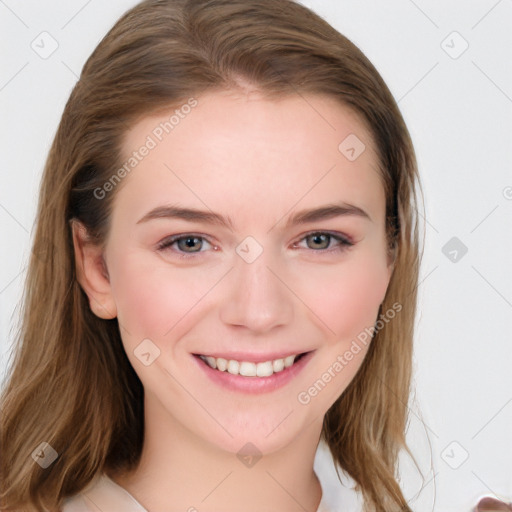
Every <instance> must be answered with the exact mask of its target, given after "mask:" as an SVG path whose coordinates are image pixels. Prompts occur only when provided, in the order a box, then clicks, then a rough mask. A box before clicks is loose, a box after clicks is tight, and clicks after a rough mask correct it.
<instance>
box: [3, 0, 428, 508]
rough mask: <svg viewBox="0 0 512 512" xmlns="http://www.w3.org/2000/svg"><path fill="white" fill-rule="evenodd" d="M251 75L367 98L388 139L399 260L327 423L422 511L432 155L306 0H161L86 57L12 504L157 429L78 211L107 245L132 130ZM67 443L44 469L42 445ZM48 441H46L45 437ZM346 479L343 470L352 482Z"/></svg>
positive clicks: (274, 92) (48, 244) (20, 372)
mask: <svg viewBox="0 0 512 512" xmlns="http://www.w3.org/2000/svg"><path fill="white" fill-rule="evenodd" d="M241 81H243V82H245V83H250V84H252V85H253V86H254V87H256V88H257V89H258V90H259V91H261V92H263V93H264V94H265V95H266V96H268V97H269V98H277V97H284V96H287V95H288V96H289V95H295V94H304V93H312V94H324V95H328V96H330V97H332V98H335V99H337V100H339V101H340V102H341V103H342V104H343V105H345V106H348V107H350V108H351V109H353V110H354V111H355V112H356V113H357V114H358V115H359V117H360V119H362V120H363V122H364V123H365V124H366V125H367V126H368V128H369V130H370V133H371V134H372V137H373V139H374V143H375V147H376V148H377V154H378V158H379V167H380V172H381V174H382V180H383V184H384V189H385V194H386V232H387V236H388V240H389V248H390V250H393V251H394V255H395V266H394V271H393V275H392V278H391V281H390V284H389V287H388V290H387V295H386V298H385V300H384V302H383V304H382V306H381V307H382V310H383V311H387V310H389V309H391V308H392V307H393V304H396V303H399V304H401V306H402V307H401V311H400V313H399V314H397V315H396V317H395V318H394V319H393V321H391V322H389V323H387V325H386V326H385V328H383V329H379V330H377V331H376V332H375V334H374V336H373V340H372V343H371V344H370V348H369V351H368V353H367V356H366V357H365V359H364V361H363V364H362V366H361V367H360V369H359V371H358V373H357V375H356V377H355V378H354V379H353V381H352V382H351V383H350V385H349V386H348V388H347V389H346V390H345V392H344V393H343V394H342V395H341V396H340V397H339V399H338V400H337V401H336V402H335V403H334V404H333V405H332V407H331V408H330V409H329V411H328V412H327V414H326V416H325V418H324V423H323V429H322V437H323V439H324V440H325V441H326V442H327V443H328V446H329V448H330V451H331V453H332V455H333V458H334V460H335V462H337V463H338V464H339V466H340V467H341V468H342V469H343V470H345V471H346V472H347V473H348V474H349V475H350V476H351V477H353V479H354V480H355V482H356V483H357V485H358V488H359V489H360V490H361V491H362V494H363V496H364V500H365V506H366V509H367V510H386V511H387V512H389V511H392V510H410V509H409V507H408V505H407V502H406V500H405V498H404V496H403V494H402V492H401V490H400V487H399V485H398V483H397V480H396V476H397V456H398V453H399V451H400V450H401V449H406V450H408V448H407V446H406V443H405V434H404V431H405V427H406V421H407V403H408V399H409V389H410V381H411V366H412V361H411V359H412V343H413V325H414V319H415V311H416V287H417V283H418V267H419V248H418V227H417V217H416V207H417V206H416V205H417V203H416V189H417V185H418V184H419V182H418V177H417V164H416V159H415V155H414V150H413V146H412V143H411V140H410V136H409V133H408V131H407V128H406V126H405V123H404V121H403V118H402V116H401V114H400V111H399V109H398V107H397V105H396V102H395V101H394V99H393V97H392V95H391V93H390V91H389V90H388V88H387V86H386V85H385V83H384V81H383V80H382V78H381V77H380V75H379V73H378V72H377V71H376V69H375V68H374V67H373V65H372V64H371V63H370V62H369V61H368V59H367V58H366V57H365V56H364V55H363V54H362V52H361V51H360V50H359V49H358V48H357V47H356V46H355V45H353V44H352V43H351V42H350V41H349V40H348V39H347V38H345V37H344V36H343V35H341V34H340V33H338V32H337V31H336V30H335V29H334V28H333V27H331V26H330V25H329V24H328V23H327V22H326V21H324V20H323V19H322V18H320V17H319V16H317V15H316V14H314V13H313V12H312V11H310V10H309V9H307V8H305V7H304V6H302V5H300V4H298V3H295V2H293V1H292V0H251V1H250V2H249V1H246V0H146V1H143V2H142V3H140V4H139V5H137V6H136V7H134V8H133V9H131V10H130V11H128V12H127V13H126V14H125V15H124V16H123V17H122V18H121V19H120V20H119V21H118V22H117V23H116V25H115V26H114V27H113V28H112V29H111V30H110V32H109V33H108V34H107V35H106V36H105V37H104V39H103V40H102V41H101V43H100V44H99V45H98V47H97V48H96V49H95V50H94V52H93V54H92V55H91V57H90V58H89V59H88V61H87V62H86V64H85V66H84V68H83V71H82V74H81V77H80V79H79V80H78V82H77V83H76V85H75V87H74V89H73V91H72V94H71V96H70V98H69V100H68V102H67V105H66V107H65V109H64V112H63V115H62V119H61V122H60V125H59V128H58V131H57V134H56V136H55V140H54V142H53V145H52V147H51V150H50V153H49V156H48V160H47V163H46V166H45V169H44V173H43V177H42V183H41V189H40V196H39V206H38V210H37V217H36V229H35V237H34V245H33V251H32V254H31V258H30V263H29V268H28V274H27V278H26V283H25V289H24V297H23V309H22V317H21V322H20V327H19V329H18V333H17V338H16V345H15V350H14V351H13V354H14V357H13V359H12V361H11V362H10V366H9V369H8V373H7V375H8V378H7V379H6V385H5V389H4V391H3V394H2V399H1V413H2V417H1V420H0V421H1V423H0V426H1V437H0V439H1V450H2V457H1V463H0V471H1V475H0V476H1V482H2V483H1V492H0V508H1V510H16V509H20V508H21V509H23V510H29V511H32V510H34V511H35V510H37V511H41V510H52V511H53V510H58V509H59V504H61V503H62V499H63V498H64V497H67V496H70V495H73V494H76V493H78V492H79V491H81V490H82V489H83V488H84V487H85V486H86V485H87V484H88V483H89V482H90V481H91V480H92V479H93V477H94V476H95V475H96V474H97V473H99V472H101V471H104V470H112V471H117V470H121V469H124V470H130V469H132V468H134V467H135V466H136V464H137V462H138V459H139V456H140V454H141V449H142V441H143V435H144V424H143V387H142V384H141V382H140V380H139V378H138V376H137V374H136V373H135V371H134V370H133V368H132V367H131V365H130V363H129V360H128V358H127V356H126V354H125V352H124V348H123V345H122V342H121V337H120V334H119V326H118V323H117V320H116V319H113V320H103V319H100V318H98V317H97V316H95V315H94V314H93V313H92V312H91V310H90V308H89V303H88V299H87V296H86V295H85V293H84V292H83V290H82V289H81V287H80V285H79V283H78V281H77V275H76V269H75V259H74V250H73V242H72V236H71V228H70V221H71V220H72V219H78V220H79V221H81V222H82V223H83V224H84V225H85V226H86V227H87V229H88V232H89V234H90V236H91V238H92V239H93V240H94V242H95V243H98V244H103V243H104V241H105V236H106V234H107V231H108V228H109V217H110V212H111V208H112V201H113V198H114V197H115V194H116V191H117V190H118V189H119V187H115V188H114V190H112V191H111V192H110V193H108V194H106V195H105V197H102V198H101V199H99V198H98V194H97V192H96V194H95V190H96V191H97V190H98V189H99V188H101V187H102V186H103V185H104V184H105V182H106V181H107V180H108V179H109V178H110V177H112V176H113V175H114V174H115V172H116V170H118V169H119V167H120V166H121V165H122V162H121V153H120V147H121V144H122V140H123V135H124V134H125V133H126V132H127V130H128V128H129V127H131V126H132V125H133V123H134V122H135V121H136V120H138V119H140V118H141V117H143V116H146V115H149V114H151V113H156V112H157V111H160V110H162V109H164V108H169V106H172V105H176V106H178V105H180V104H184V103H186V101H187V99H189V98H190V97H192V96H195V97H198V96H199V95H200V94H201V93H203V92H206V91H212V90H220V89H227V88H236V87H239V86H240V82H241ZM42 442H45V443H48V444H49V445H50V446H51V447H52V448H53V449H54V450H55V451H56V452H57V454H58V457H57V459H56V460H55V461H54V462H53V464H52V465H51V466H50V467H48V468H46V469H43V468H42V467H40V465H38V464H36V463H35V462H34V459H35V457H32V456H31V454H33V451H34V450H35V449H36V448H37V447H38V446H40V445H41V443H42ZM44 446H46V445H44ZM340 485H341V484H340Z"/></svg>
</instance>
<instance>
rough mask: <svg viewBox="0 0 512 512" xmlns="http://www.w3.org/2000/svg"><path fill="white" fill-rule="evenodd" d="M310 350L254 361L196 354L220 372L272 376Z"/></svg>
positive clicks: (250, 375) (291, 364) (246, 375)
mask: <svg viewBox="0 0 512 512" xmlns="http://www.w3.org/2000/svg"><path fill="white" fill-rule="evenodd" d="M306 354H309V352H303V353H302V354H295V355H290V356H288V357H285V358H283V359H274V360H272V361H262V362H259V363H253V362H250V361H237V360H235V359H224V358H223V357H213V356H205V355H202V354H196V356H197V357H199V358H200V359H201V360H202V361H204V362H205V364H207V365H208V366H209V367H210V368H212V369H214V370H218V371H220V372H227V373H231V374H232V375H241V376H243V377H256V378H258V377H270V376H271V375H273V374H274V373H279V372H282V371H283V370H286V369H287V368H289V367H290V366H293V365H294V364H295V363H297V361H299V360H300V359H301V358H302V357H303V356H305V355H306Z"/></svg>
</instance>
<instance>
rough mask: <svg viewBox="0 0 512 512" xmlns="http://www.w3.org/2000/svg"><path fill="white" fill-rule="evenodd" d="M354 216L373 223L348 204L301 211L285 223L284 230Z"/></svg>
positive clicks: (360, 211) (363, 212)
mask: <svg viewBox="0 0 512 512" xmlns="http://www.w3.org/2000/svg"><path fill="white" fill-rule="evenodd" d="M347 215H355V216H358V217H363V218H364V219H367V220H369V221H370V222H373V220H372V219H371V217H370V216H369V215H368V213H366V212H365V211H364V210H363V209H362V208H359V206H355V205H352V204H348V203H341V204H332V205H326V206H321V207H320V208H311V209H309V210H302V211H300V212H297V213H296V214H295V215H293V216H292V217H290V218H289V219H288V221H287V222H286V228H289V227H290V226H294V225H297V224H306V223H308V222H318V221H321V220H327V219H332V218H334V217H340V216H347Z"/></svg>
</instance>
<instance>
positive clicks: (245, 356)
mask: <svg viewBox="0 0 512 512" xmlns="http://www.w3.org/2000/svg"><path fill="white" fill-rule="evenodd" d="M307 352H310V350H300V349H299V350H295V351H290V350H288V351H286V352H272V353H266V354H254V353H252V354H251V353H247V352H222V353H221V352H196V353H194V355H198V356H199V355H203V356H210V357H215V358H218V357H222V358H223V359H227V360H228V361H229V360H230V359H234V360H235V361H247V362H248V363H259V362H265V361H274V360H276V359H285V358H286V357H288V356H294V355H297V356H298V355H300V354H305V353H307Z"/></svg>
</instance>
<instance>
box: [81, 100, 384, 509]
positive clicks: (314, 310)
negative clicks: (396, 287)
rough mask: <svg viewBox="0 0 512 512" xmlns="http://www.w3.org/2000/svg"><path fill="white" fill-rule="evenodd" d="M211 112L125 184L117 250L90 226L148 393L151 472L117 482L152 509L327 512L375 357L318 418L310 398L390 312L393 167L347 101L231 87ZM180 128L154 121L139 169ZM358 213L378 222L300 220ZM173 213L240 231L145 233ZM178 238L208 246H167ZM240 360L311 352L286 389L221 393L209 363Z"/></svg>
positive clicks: (101, 304) (99, 275)
mask: <svg viewBox="0 0 512 512" xmlns="http://www.w3.org/2000/svg"><path fill="white" fill-rule="evenodd" d="M306 99H307V101H306ZM197 100H198V106H197V107H195V108H194V109H193V110H192V111H191V112H190V113H189V114H188V115H187V116H186V117H185V118H184V119H182V120H180V123H179V125H177V126H176V127H175V128H174V129H173V131H172V132H171V133H170V134H167V135H166V136H165V137H164V138H163V139H162V141H159V142H158V144H157V146H156V147H155V148H153V149H152V150H151V151H150V152H149V154H148V155H147V156H146V157H145V158H144V159H143V160H142V161H141V162H140V163H138V165H137V166H136V168H134V169H133V171H131V173H130V174H129V175H128V176H126V177H125V178H124V180H123V182H122V184H121V185H118V186H119V187H120V189H119V190H117V191H116V197H115V201H114V207H113V211H112V216H111V224H110V229H109V235H108V238H107V241H106V244H105V247H104V248H103V249H101V248H99V247H95V246H93V245H90V244H87V243H85V238H84V232H83V231H82V230H80V229H79V226H78V225H77V224H75V225H74V230H73V231H74V243H75V252H76V256H77V268H78V275H79V280H80V283H81V285H82V287H83V289H84V290H85V292H86V293H87V295H88V297H89V300H90V307H91V309H92V311H93V312H94V313H95V314H96V315H98V316H100V317H101V318H114V317H117V318H118V321H119V324H120V332H121V336H122V341H123V344H124V348H125V350H126V353H127V356H128V358H129V359H130V362H131V364H132V365H133V367H134V369H135V371H136V372H137V374H138V376H139V377H140V379H141V381H142V384H143V386H144V392H145V396H144V406H145V438H144V446H143V451H142V456H141V462H140V464H139V466H138V467H137V468H136V469H135V470H134V471H132V472H131V473H130V474H122V475H112V477H113V478H114V479H115V481H116V482H117V483H118V484H119V485H121V486H123V487H124V488H125V489H126V490H127V491H128V492H130V493H131V494H132V495H133V496H134V497H135V498H136V499H137V500H138V501H139V502H140V503H141V504H142V505H143V506H144V507H145V508H146V509H147V510H149V511H151V512H154V511H160V510H173V511H174V510H176V511H178V510H180V511H186V510H194V509H193V508H191V507H195V509H197V510H200V511H201V512H214V511H219V510H222V511H223V512H235V511H240V510H244V511H247V512H261V511H267V510H280V511H283V512H292V511H293V512H298V511H301V512H304V510H306V511H308V512H314V511H316V509H317V507H318V505H319V502H320V499H321V496H322V491H321V487H320V484H319V481H318V479H317V477H316V475H315V473H314V471H313V461H314V457H315V452H316V448H317V445H318V441H319V437H320V433H321V428H322V420H323V417H324V415H325V413H326V412H327V410H328V409H329V407H330V406H331V405H332V404H333V403H334V401H335V400H336V399H337V398H338V397H339V395H340V394H341V393H342V392H343V390H344V389H345V388H346V387H347V385H348V384H349V382H350V381H351V380H352V378H353V377H354V375H355V374H356V372H357V370H358V368H359V367H360V365H361V363H362V361H363V359H364V355H365V354H366V350H367V348H366V349H363V350H361V351H360V352H359V353H358V354H357V355H355V356H354V357H353V359H352V360H350V361H348V362H346V365H345V366H344V367H343V369H342V371H339V372H337V373H336V374H335V376H334V377H333V378H332V379H331V380H330V382H328V384H327V385H326V386H325V388H324V389H322V390H321V391H320V392H319V393H318V394H317V395H316V396H314V397H312V398H311V400H310V401H309V402H308V403H307V404H305V403H301V402H299V400H298V398H297V397H298V396H299V394H300V393H301V392H304V390H308V389H309V388H310V387H311V386H312V384H313V383H315V382H316V381H317V380H318V379H319V378H321V377H322V374H324V372H325V371H326V369H327V368H329V367H332V365H333V363H334V362H335V361H336V360H337V357H338V356H339V355H340V354H344V353H345V352H346V351H347V350H348V348H349V347H350V344H351V342H352V340H354V339H355V338H356V336H357V335H358V334H359V333H361V332H362V331H363V330H364V329H365V328H368V327H370V326H373V325H374V322H375V320H376V318H377V315H378V308H379V305H380V304H381V302H382V301H383V299H384V296H385V293H386V289H387V286H388V283H389V279H390V276H391V273H392V265H391V262H390V260H389V259H388V257H387V254H386V239H385V216H384V214H385V197H384V190H383V187H382V182H381V179H380V176H379V172H378V170H377V157H376V154H375V151H374V149H373V143H372V141H371V137H370V135H369V133H368V131H367V130H366V129H365V126H364V125H363V123H362V122H361V121H360V119H359V118H358V117H357V116H356V115H355V114H353V113H352V112H351V111H350V110H349V109H348V108H346V107H344V106H342V105H341V104H339V103H338V102H336V101H335V100H333V99H331V98H326V97H322V96H313V95H309V96H306V97H301V96H298V95H290V96H288V97H286V98H284V99H280V100H270V99H268V98H265V97H264V96H262V95H260V94H259V93H257V92H256V91H252V92H248V91H244V92H241V91H237V92H235V91H217V92H212V93H208V94H204V95H201V96H200V97H198V98H197ZM172 110H174V109H172ZM172 110H171V113H172ZM168 119H169V114H164V115H158V116H152V117H148V118H146V119H142V120H140V121H139V122H137V124H135V126H133V127H132V129H131V130H130V131H129V132H128V133H127V135H126V138H125V140H124V146H123V149H124V153H125V155H130V154H131V153H132V152H133V151H134V150H135V149H137V148H140V147H141V145H143V144H144V143H145V141H146V140H147V137H148V135H150V134H151V133H152V131H153V130H154V128H155V126H157V125H158V124H159V123H160V122H163V121H164V120H168ZM351 133H353V134H356V135H357V137H358V138H359V139H360V140H361V141H363V142H364V144H365V145H366V150H365V151H364V152H363V153H362V154H361V155H360V156H359V157H358V158H357V159H355V160H354V161H349V159H347V158H346V157H345V156H344V155H343V154H342V153H341V152H340V151H339V150H338V145H339V144H340V142H342V141H343V140H344V139H345V138H346V137H347V136H348V135H349V134H351ZM341 203H346V205H351V206H356V207H357V208H359V209H360V210H362V211H363V212H364V213H365V214H366V215H365V214H357V213H354V212H353V211H352V213H347V214H344V215H336V216H332V217H330V218H321V219H316V220H314V219H310V220H308V221H307V222H306V223H291V224H288V221H289V220H290V219H291V218H292V217H293V216H294V215H295V214H297V213H299V212H302V211H303V210H310V209H317V208H320V207H324V206H326V205H339V204H341ZM163 205H173V206H178V207H180V208H187V209H198V210H201V211H204V212H207V213H211V212H215V213H216V214H219V215H221V216H223V217H224V218H225V219H228V220H229V221H230V223H227V225H222V224H220V223H208V222H207V221H206V220H205V219H197V218H196V219H193V220H190V219H188V220H187V219H183V218H173V217H160V218H151V219H146V220H144V221H141V219H142V218H143V217H145V216H146V214H147V213H148V212H150V211H151V210H153V209H154V208H156V207H159V206H163ZM326 231H327V232H329V233H331V235H338V236H340V237H344V238H345V239H347V238H348V239H349V240H350V241H352V242H353V244H354V245H352V246H343V245H340V242H339V241H338V240H337V239H336V238H335V237H334V236H331V237H329V234H327V235H325V234H323V235H322V233H324V232H326ZM318 232H320V235H317V236H316V237H315V235H314V233H318ZM312 233H313V234H312ZM171 235H183V236H184V237H185V239H186V238H187V235H188V237H189V239H190V238H191V240H189V241H188V242H187V243H185V242H186V240H185V241H181V242H180V243H179V244H178V242H175V243H174V244H172V245H171V246H169V247H167V248H165V249H159V248H158V244H159V242H161V241H162V240H164V239H166V238H169V237H170V236H171ZM248 236H251V237H253V239H254V240H255V241H257V246H254V245H252V246H250V248H249V252H252V254H255V253H254V251H256V250H257V247H260V248H261V249H262V252H261V254H259V256H258V257H257V258H256V259H254V261H251V262H250V263H249V262H248V261H247V260H246V259H244V258H243V257H241V256H240V254H243V253H240V252H238V253H237V251H236V249H237V246H239V244H240V242H242V241H243V240H244V239H245V238H246V237H248ZM194 239H195V240H194ZM248 247H249V246H247V245H246V246H245V250H246V251H247V249H248ZM255 247H256V248H255ZM180 255H185V256H188V257H185V258H184V257H182V256H180ZM145 339H150V340H151V343H153V344H154V345H153V346H156V347H158V349H159V350H160V355H159V356H158V357H157V358H156V359H155V360H154V361H153V362H152V363H151V364H149V365H148V366H146V365H144V364H142V363H141V360H140V359H139V357H137V355H136V354H135V353H134V351H135V350H136V348H137V347H138V346H139V345H140V343H141V342H142V340H145ZM235 351H236V352H237V353H240V354H242V355H244V354H245V355H246V354H252V355H255V356H258V355H261V354H266V355H268V354H269V353H272V354H278V353H283V354H284V353H287V354H300V353H304V352H310V353H311V354H310V355H309V356H308V357H309V359H308V360H307V363H306V364H305V365H304V366H303V367H302V368H301V370H300V372H298V373H297V374H296V375H294V376H293V377H292V378H291V379H289V380H288V381H287V382H286V384H285V385H283V386H281V387H280V388H278V389H275V390H266V391H265V392H260V393H248V392H245V391H243V390H240V389H230V388H227V387H225V386H221V385H219V384H218V383H217V382H215V381H213V380H212V379H210V378H209V377H208V375H207V372H206V371H203V369H202V368H201V367H200V366H199V364H201V365H203V364H204V363H203V362H202V361H201V360H199V359H198V358H197V357H195V356H194V355H193V354H203V355H211V354H228V353H231V355H232V353H234V352H235ZM297 364H298V363H297ZM294 366H295V365H293V366H292V367H291V369H293V368H294ZM205 368H206V365H205ZM208 371H210V370H208ZM211 371H212V372H217V373H220V372H219V371H218V370H211ZM238 378H239V379H245V380H247V379H260V378H261V377H238ZM248 442H250V443H252V444H251V446H254V447H256V448H257V451H258V453H259V454H261V455H262V458H261V459H260V460H258V461H257V462H256V463H255V464H254V465H251V466H250V467H249V466H247V465H245V464H243V463H242V462H241V460H240V459H239V458H238V457H237V453H238V452H239V451H240V449H241V448H242V447H243V446H244V445H246V443H248Z"/></svg>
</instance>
